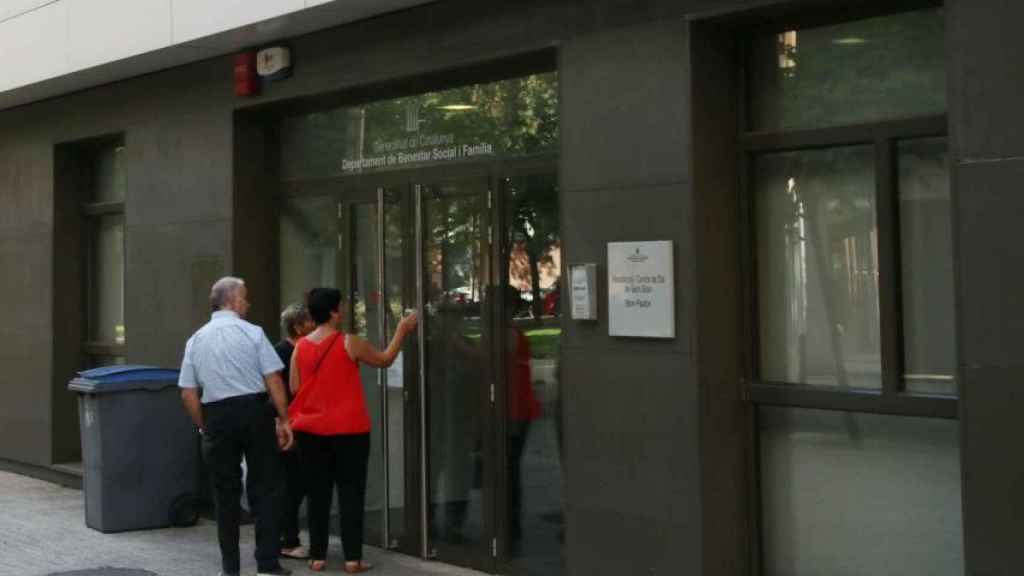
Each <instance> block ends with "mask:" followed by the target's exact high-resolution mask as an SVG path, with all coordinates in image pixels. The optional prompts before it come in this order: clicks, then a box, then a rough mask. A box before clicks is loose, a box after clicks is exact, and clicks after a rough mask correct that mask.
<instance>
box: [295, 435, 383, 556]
mask: <svg viewBox="0 0 1024 576" xmlns="http://www.w3.org/2000/svg"><path fill="white" fill-rule="evenodd" d="M297 436H298V441H299V449H300V454H301V455H302V459H303V462H305V465H306V466H305V467H306V473H307V479H308V481H309V555H310V557H312V558H313V559H314V560H325V559H326V558H327V539H328V526H329V525H330V521H331V497H332V495H333V494H332V493H333V492H334V489H335V488H337V491H338V509H339V512H340V514H341V544H342V547H343V548H344V549H345V560H346V561H347V562H357V561H359V560H362V559H363V507H364V502H365V501H366V468H367V463H368V461H369V459H370V435H369V434H342V435H338V436H318V435H315V434H303V433H299V434H298V435H297Z"/></svg>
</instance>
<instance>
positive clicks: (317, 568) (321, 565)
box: [309, 560, 327, 572]
mask: <svg viewBox="0 0 1024 576" xmlns="http://www.w3.org/2000/svg"><path fill="white" fill-rule="evenodd" d="M309 569H310V570H311V571H313V572H323V571H324V570H327V560H310V561H309Z"/></svg>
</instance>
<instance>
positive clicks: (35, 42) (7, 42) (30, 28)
mask: <svg viewBox="0 0 1024 576" xmlns="http://www.w3.org/2000/svg"><path fill="white" fill-rule="evenodd" d="M67 42H68V15H67V4H65V3H64V2H56V3H53V4H49V5H47V6H44V7H42V8H40V9H38V10H34V11H32V12H28V13H27V14H24V15H22V16H18V17H17V18H12V19H10V20H5V21H3V22H0V61H2V62H3V63H4V64H3V72H0V92H3V91H5V90H9V89H11V88H15V87H17V86H24V85H25V84H31V83H33V82H38V81H40V80H44V79H46V78H52V77H54V76H59V75H61V74H63V73H65V71H66V70H67Z"/></svg>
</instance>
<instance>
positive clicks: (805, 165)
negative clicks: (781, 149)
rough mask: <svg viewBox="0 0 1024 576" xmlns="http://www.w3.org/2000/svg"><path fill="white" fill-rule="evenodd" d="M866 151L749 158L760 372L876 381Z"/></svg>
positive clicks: (871, 184) (865, 384)
mask: <svg viewBox="0 0 1024 576" xmlns="http://www.w3.org/2000/svg"><path fill="white" fill-rule="evenodd" d="M873 155H874V149H873V148H872V147H870V146H858V147H848V148H833V149H828V150H815V151H805V152H787V153H778V154H768V155H764V156H761V157H758V158H757V159H756V162H755V167H754V175H755V182H756V185H755V186H756V199H755V203H756V211H757V260H758V289H759V290H758V291H759V304H760V336H761V358H760V360H761V377H762V379H764V380H768V381H774V382H791V383H801V384H813V385H833V386H843V387H856V388H878V387H880V386H881V351H880V343H879V308H878V241H877V236H878V235H877V228H876V223H875V201H874V195H875V175H874V162H873Z"/></svg>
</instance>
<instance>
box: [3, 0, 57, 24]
mask: <svg viewBox="0 0 1024 576" xmlns="http://www.w3.org/2000/svg"><path fill="white" fill-rule="evenodd" d="M54 1H55V0H0V20H6V19H8V18H11V17H13V16H16V15H18V14H24V13H25V12H28V11H29V10H32V9H34V8H39V7H40V6H46V5H47V4H53V3H54ZM58 1H59V0H58Z"/></svg>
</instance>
